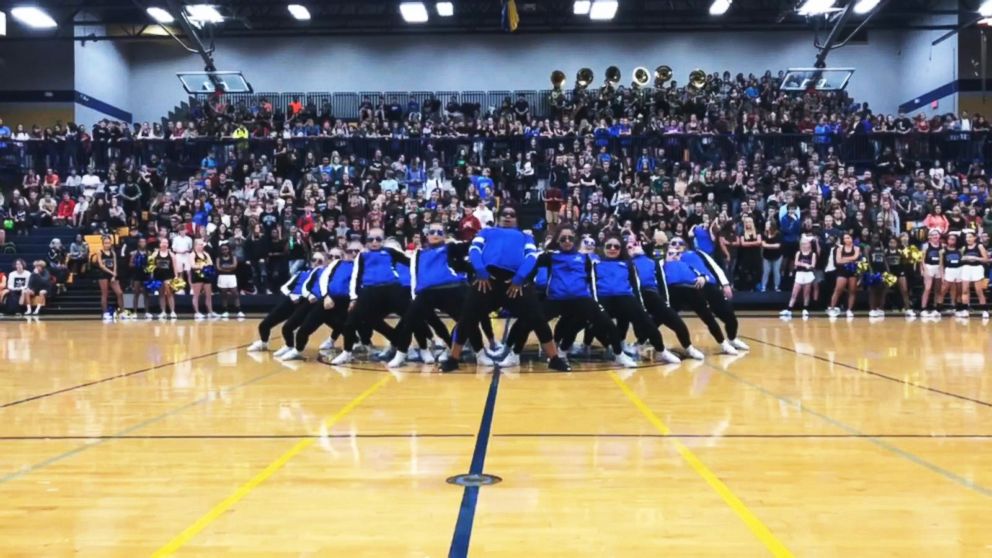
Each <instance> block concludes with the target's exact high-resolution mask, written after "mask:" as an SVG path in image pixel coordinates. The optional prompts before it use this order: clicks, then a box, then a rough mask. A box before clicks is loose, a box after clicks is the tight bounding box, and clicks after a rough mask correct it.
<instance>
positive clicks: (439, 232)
mask: <svg viewBox="0 0 992 558" xmlns="http://www.w3.org/2000/svg"><path fill="white" fill-rule="evenodd" d="M427 234H433V235H435V236H441V235H443V234H444V229H428V230H427Z"/></svg>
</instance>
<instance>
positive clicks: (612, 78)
mask: <svg viewBox="0 0 992 558" xmlns="http://www.w3.org/2000/svg"><path fill="white" fill-rule="evenodd" d="M619 84H620V68H617V67H616V66H610V67H609V68H607V69H606V86H607V87H609V88H610V89H616V87H617V85H619Z"/></svg>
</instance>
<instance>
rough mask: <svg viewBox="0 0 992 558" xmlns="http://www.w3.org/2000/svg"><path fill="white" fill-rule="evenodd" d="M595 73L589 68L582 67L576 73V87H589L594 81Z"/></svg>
mask: <svg viewBox="0 0 992 558" xmlns="http://www.w3.org/2000/svg"><path fill="white" fill-rule="evenodd" d="M594 77H595V74H593V73H592V70H590V69H589V68H582V69H581V70H579V72H578V73H577V74H575V87H576V88H577V89H585V88H586V87H589V84H591V83H592V80H593V78H594Z"/></svg>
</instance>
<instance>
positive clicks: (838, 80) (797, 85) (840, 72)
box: [782, 68, 854, 91]
mask: <svg viewBox="0 0 992 558" xmlns="http://www.w3.org/2000/svg"><path fill="white" fill-rule="evenodd" d="M852 75H854V68H789V70H788V71H787V72H786V73H785V78H783V79H782V90H783V91H807V90H809V89H815V90H817V91H840V90H842V89H844V88H845V87H847V82H848V81H850V80H851V76H852Z"/></svg>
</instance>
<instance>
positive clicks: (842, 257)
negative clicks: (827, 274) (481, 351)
mask: <svg viewBox="0 0 992 558" xmlns="http://www.w3.org/2000/svg"><path fill="white" fill-rule="evenodd" d="M860 259H861V248H860V247H858V246H855V245H854V237H853V236H851V233H849V232H845V233H844V235H843V236H842V237H841V241H840V244H839V245H838V246H837V247H836V248H834V265H835V266H836V267H837V270H836V271H837V284H836V285H835V286H834V294H833V295H832V296H831V297H830V306H829V307H828V308H827V315H828V316H830V317H831V318H836V317H837V316H839V315H840V308H838V307H837V304H838V302H839V301H840V295H842V294H844V291H845V290H846V291H847V317H848V318H853V317H854V297H855V295H856V294H857V286H858V277H857V271H856V270H855V269H852V268H854V267H855V266H857V264H858V260H860ZM848 264H850V265H848Z"/></svg>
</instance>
